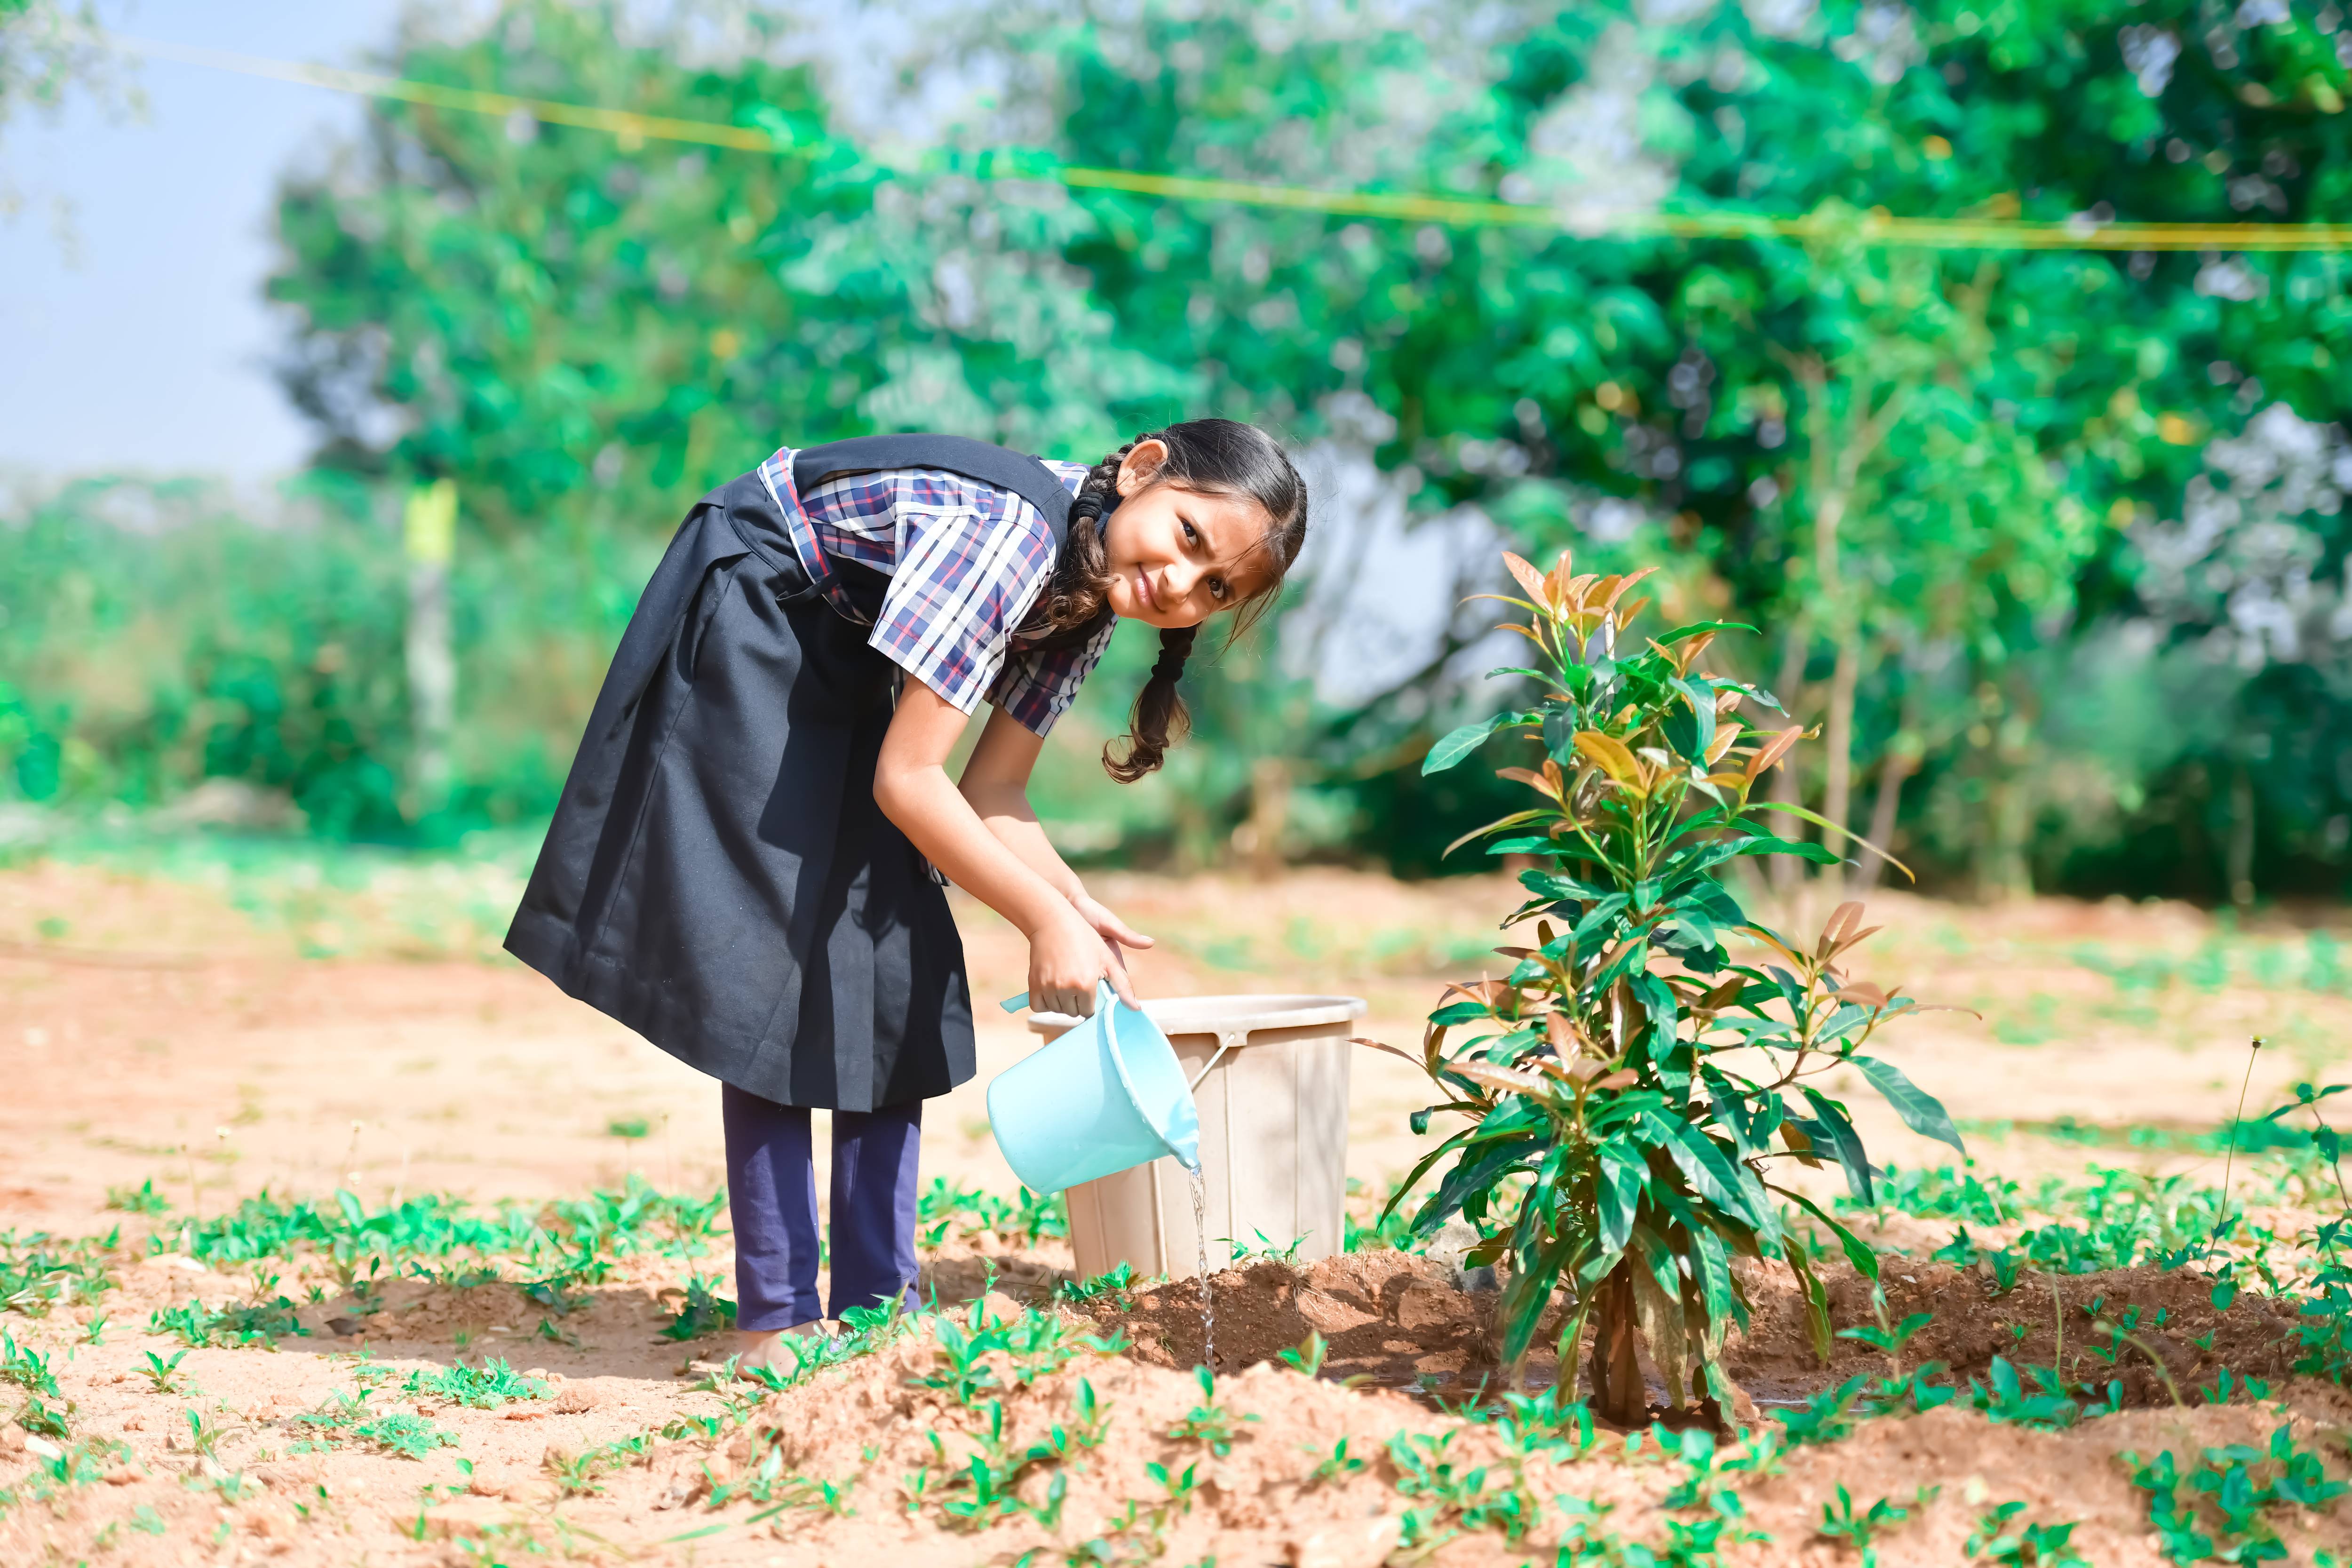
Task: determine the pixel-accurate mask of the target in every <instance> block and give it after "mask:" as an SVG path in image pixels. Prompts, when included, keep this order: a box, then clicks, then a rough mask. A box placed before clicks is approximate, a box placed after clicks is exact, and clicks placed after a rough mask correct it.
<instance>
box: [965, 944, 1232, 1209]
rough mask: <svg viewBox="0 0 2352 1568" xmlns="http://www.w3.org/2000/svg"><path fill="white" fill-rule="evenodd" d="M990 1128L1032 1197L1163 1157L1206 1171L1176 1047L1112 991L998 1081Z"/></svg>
mask: <svg viewBox="0 0 2352 1568" xmlns="http://www.w3.org/2000/svg"><path fill="white" fill-rule="evenodd" d="M988 1124H989V1130H990V1131H992V1132H993V1133H995V1135H996V1146H997V1147H998V1148H999V1149H1001V1150H1003V1152H1004V1163H1006V1164H1008V1165H1010V1166H1012V1167H1013V1174H1014V1175H1015V1176H1018V1177H1019V1178H1020V1179H1021V1184H1022V1185H1023V1186H1024V1187H1027V1188H1028V1189H1029V1190H1030V1191H1031V1192H1034V1193H1058V1192H1061V1191H1063V1190H1064V1189H1065V1188H1068V1187H1075V1186H1076V1185H1077V1184H1079V1183H1081V1182H1091V1181H1093V1180H1095V1179H1096V1178H1097V1177H1098V1176H1108V1175H1110V1174H1111V1173H1114V1172H1117V1171H1124V1170H1127V1169H1128V1168H1129V1167H1130V1166H1134V1165H1140V1164H1144V1163H1148V1162H1150V1161H1152V1160H1157V1159H1159V1158H1160V1157H1161V1156H1162V1155H1166V1154H1173V1155H1174V1156H1175V1157H1176V1158H1177V1159H1178V1160H1179V1161H1180V1162H1181V1163H1182V1164H1183V1165H1184V1166H1185V1168H1186V1169H1188V1170H1198V1169H1199V1168H1200V1164H1201V1112H1200V1110H1199V1108H1198V1107H1196V1106H1195V1105H1194V1104H1193V1103H1192V1085H1191V1084H1189V1083H1187V1082H1185V1081H1184V1068H1183V1066H1182V1064H1181V1063H1179V1062H1178V1061H1177V1059H1176V1051H1175V1047H1172V1046H1171V1045H1170V1044H1169V1043H1168V1037H1167V1036H1166V1035H1164V1034H1162V1033H1161V1032H1160V1026H1159V1025H1157V1024H1155V1023H1153V1022H1152V1021H1151V1019H1150V1017H1149V1016H1147V1015H1145V1013H1144V1012H1143V1011H1142V1009H1140V1008H1137V1007H1129V1006H1128V1005H1126V1004H1125V1003H1123V1002H1121V1001H1120V1000H1119V999H1118V993H1117V992H1115V991H1113V990H1112V989H1111V988H1110V985H1109V984H1108V983H1107V982H1106V983H1104V984H1101V985H1099V986H1097V988H1096V991H1095V1015H1094V1016H1093V1017H1091V1018H1087V1019H1082V1020H1081V1021H1080V1022H1079V1024H1078V1026H1076V1028H1074V1029H1071V1030H1069V1031H1068V1032H1067V1033H1066V1034H1063V1035H1060V1036H1057V1037H1055V1038H1054V1039H1051V1040H1048V1041H1046V1042H1045V1045H1044V1046H1043V1047H1040V1048H1039V1049H1037V1050H1035V1051H1033V1052H1031V1053H1030V1054H1029V1055H1028V1056H1025V1057H1024V1058H1021V1059H1020V1060H1019V1061H1017V1062H1015V1063H1013V1065H1012V1066H1011V1067H1009V1068H1005V1069H1004V1070H1003V1072H1001V1073H999V1074H997V1075H996V1077H995V1078H994V1079H992V1080H991V1082H990V1083H989V1086H988Z"/></svg>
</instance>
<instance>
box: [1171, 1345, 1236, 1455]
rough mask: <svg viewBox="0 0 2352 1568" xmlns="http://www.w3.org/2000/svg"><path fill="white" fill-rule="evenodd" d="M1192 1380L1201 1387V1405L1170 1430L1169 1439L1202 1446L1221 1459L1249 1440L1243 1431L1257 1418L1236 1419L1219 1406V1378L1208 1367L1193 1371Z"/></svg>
mask: <svg viewBox="0 0 2352 1568" xmlns="http://www.w3.org/2000/svg"><path fill="white" fill-rule="evenodd" d="M1192 1376H1193V1379H1194V1380H1195V1381H1196V1382H1198V1383H1199V1384H1200V1385H1201V1403H1200V1404H1198V1405H1194V1406H1192V1409H1191V1410H1190V1411H1188V1412H1186V1413H1185V1415H1184V1418H1183V1419H1182V1420H1181V1421H1179V1422H1177V1423H1176V1424H1175V1425H1174V1426H1171V1427H1169V1428H1168V1436H1169V1437H1170V1438H1171V1440H1173V1441H1175V1442H1179V1443H1199V1444H1202V1445H1203V1446H1204V1447H1207V1448H1208V1450H1209V1452H1211V1453H1212V1454H1214V1455H1216V1456H1217V1458H1221V1459H1222V1458H1224V1457H1225V1456H1226V1455H1227V1454H1230V1453H1232V1452H1233V1451H1234V1444H1235V1443H1237V1442H1239V1441H1240V1440H1241V1439H1242V1438H1244V1437H1245V1436H1249V1434H1248V1433H1247V1432H1246V1431H1245V1430H1244V1427H1246V1426H1248V1424H1249V1423H1250V1422H1253V1421H1255V1420H1256V1419H1257V1417H1256V1416H1255V1415H1243V1416H1241V1417H1239V1418H1238V1419H1237V1418H1235V1416H1234V1413H1233V1411H1231V1410H1230V1409H1228V1408H1227V1407H1226V1406H1224V1405H1220V1404H1218V1403H1217V1374H1216V1373H1213V1372H1211V1371H1210V1370H1209V1369H1208V1368H1207V1367H1205V1366H1196V1367H1194V1368H1193V1369H1192Z"/></svg>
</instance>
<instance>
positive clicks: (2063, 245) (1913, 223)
mask: <svg viewBox="0 0 2352 1568" xmlns="http://www.w3.org/2000/svg"><path fill="white" fill-rule="evenodd" d="M100 41H102V42H103V43H105V44H106V45H107V46H108V47H115V48H120V49H123V50H126V51H129V52H131V53H136V54H143V55H152V56H154V57H156V58H162V59H172V60H178V61H181V62H182V63H184V64H187V65H195V66H204V67H206V68H211V69H214V70H225V71H235V72H237V73H240V74H242V75H246V76H257V77H266V78H268V79H272V80H276V81H289V82H297V83H299V84H301V85H304V86H308V87H319V88H325V89H328V90H330V91H332V92H345V93H352V94H355V95H357V96H361V97H366V98H386V99H394V100H398V101H400V102H404V103H415V104H421V105H424V106H425V107H427V108H432V109H449V110H458V111H460V112H462V113H467V114H483V115H490V116H494V117H496V118H499V119H502V120H503V119H511V118H513V117H514V116H516V115H528V116H529V117H530V118H531V119H533V120H537V121H545V122H546V123H548V124H551V125H569V126H573V127H576V128H578V129H580V130H583V131H601V132H606V133H607V134H610V135H612V136H613V137H614V138H615V139H616V140H618V141H619V142H620V143H621V145H622V146H623V148H624V149H625V150H629V149H634V148H635V147H636V146H639V145H642V144H644V143H645V142H686V143H692V144H696V145H700V146H706V147H726V148H731V149H735V150H738V151H741V152H748V153H777V152H784V151H789V150H790V149H791V147H792V146H793V142H792V139H791V137H790V135H789V133H788V132H784V131H782V129H781V128H780V129H779V130H778V131H774V132H772V131H768V130H765V129H761V128H756V127H752V126H746V125H728V124H723V123H720V122H719V121H708V120H680V119H675V118H672V117H669V116H667V115H658V114H643V113H640V112H638V111H637V110H631V109H604V108H599V107H596V106H594V105H593V104H580V103H563V102H560V101H557V100H552V99H543V98H520V97H517V96H515V95H514V94H511V93H504V92H492V91H487V90H484V89H478V88H465V87H447V86H444V85H442V84H441V83H438V82H427V81H416V80H414V79H409V78H406V77H392V76H383V75H381V74H378V73H376V72H373V71H355V70H343V69H339V68H335V67H332V66H319V65H310V64H305V63H302V62H299V61H293V60H273V59H267V58H260V57H257V56H253V55H241V54H232V53H229V52H228V51H226V50H222V49H208V48H201V47H194V46H191V45H186V44H173V43H165V42H162V41H160V40H156V39H151V38H134V37H125V36H122V35H120V34H110V35H103V36H101V40H100ZM990 163H992V160H991V159H988V158H985V157H983V158H982V160H981V168H982V177H989V175H988V174H987V170H988V166H989V164H990ZM1018 177H1020V178H1022V179H1029V180H1048V181H1052V182H1055V183H1057V184H1063V185H1066V186H1068V187H1070V188H1071V189H1073V190H1094V191H1120V192H1125V193H1127V194H1129V195H1144V196H1158V197H1161V198H1164V199H1167V200H1171V201H1180V202H1223V203H1229V204H1232V205H1240V206H1256V207H1270V208H1279V209H1283V210H1286V211H1292V212H1315V213H1326V214H1329V215H1331V216H1336V217H1370V218H1390V219H1396V220H1400V221H1404V222H1419V223H1434V224H1443V225H1447V226H1454V227H1465V228H1472V227H1513V228H1548V229H1552V230H1556V231H1558V232H1559V233H1562V234H1567V235H1570V236H1572V237H1579V238H1586V239H1652V238H1665V239H1787V240H1798V241H1803V240H1815V239H1830V238H1845V239H1849V240H1853V241H1856V242H1859V243H1862V244H1864V245H1871V246H1878V247H1889V248H1903V249H1927V250H2099V251H2135V250H2195V251H2205V250H2237V251H2273V252H2291V251H2337V250H2352V224H2273V223H2102V222H2096V221H2094V220H2092V219H2090V218H2086V217H2077V218H2071V219H2066V220H2064V221H2061V222H2049V221H2043V220H2036V219H2028V218H1990V217H1896V216H1894V215H1892V214H1889V213H1886V212H1885V211H1883V210H1874V211H1870V212H1859V213H1852V212H1850V213H1843V214H1823V213H1814V214H1811V215H1808V216H1802V217H1773V216H1766V215H1763V214H1758V213H1741V212H1730V211H1721V210H1718V211H1714V212H1655V211H1625V210H1617V211H1601V210H1596V211H1593V212H1591V213H1580V212H1574V211H1570V212H1566V213H1563V212H1561V211H1559V210H1556V209H1554V208H1551V207H1548V206H1536V205H1520V204H1517V203H1513V202H1494V201H1473V200H1466V199H1464V198H1461V197H1455V196H1433V195H1413V194H1411V193H1406V192H1385V191H1318V190H1315V189H1312V188H1310V187H1307V186H1304V185H1284V184H1264V183H1260V182H1255V181H1249V180H1212V179H1201V178H1196V177H1194V176H1192V175H1187V174H1137V173H1134V172H1132V171H1129V170H1125V169H1095V168H1087V167H1083V166H1076V165H1069V164H1038V165H1034V166H1029V165H1026V164H1024V166H1023V167H1022V168H1021V170H1020V173H1019V176H1018Z"/></svg>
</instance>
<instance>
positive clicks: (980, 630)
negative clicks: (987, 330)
mask: <svg viewBox="0 0 2352 1568" xmlns="http://www.w3.org/2000/svg"><path fill="white" fill-rule="evenodd" d="M1045 466H1046V467H1047V468H1050V469H1052V470H1053V472H1054V477H1055V478H1056V479H1060V480H1061V481H1062V483H1063V484H1064V485H1065V486H1066V487H1068V489H1069V490H1070V493H1071V494H1072V495H1076V493H1077V489H1078V486H1079V485H1080V483H1082V482H1083V481H1084V480H1085V479H1086V476H1087V465H1086V464H1084V463H1058V462H1052V461H1048V462H1047V463H1046V464H1045ZM760 475H761V479H763V480H764V481H765V482H766V484H767V486H768V489H769V490H770V492H771V493H772V494H773V495H774V496H775V498H776V505H777V508H778V510H781V511H782V513H783V515H784V518H785V522H786V526H787V527H788V528H789V529H790V530H791V531H792V540H793V551H794V552H795V553H797V554H798V555H799V557H800V563H801V565H802V566H803V569H805V570H806V571H807V573H808V574H809V577H810V580H811V581H813V582H814V583H815V584H817V585H818V588H819V590H820V591H821V592H822V593H823V594H824V597H825V601H826V603H828V604H829V605H832V606H833V608H834V609H835V610H836V611H837V612H839V613H840V614H841V615H843V616H846V617H847V618H848V619H850V620H852V621H855V622H856V623H858V624H859V625H864V624H865V622H866V617H865V616H863V615H862V614H861V613H859V611H858V610H857V608H856V606H855V605H853V604H852V603H851V602H850V598H849V595H848V593H847V591H846V590H845V587H844V586H843V584H842V583H841V582H840V580H839V578H838V577H837V576H836V575H835V574H834V572H833V571H832V570H831V566H830V563H832V562H835V561H855V562H857V563H860V564H862V565H866V566H870V567H873V568H875V569H876V570H877V571H880V572H885V573H887V574H889V577H890V589H889V592H888V593H887V595H885V596H884V598H883V601H882V609H881V614H880V615H879V616H877V618H876V620H875V621H874V623H873V626H874V631H873V635H872V636H871V637H867V638H866V641H867V643H868V644H869V645H870V646H872V647H876V648H878V649H880V650H881V651H882V652H883V653H885V654H887V655H888V656H889V657H890V658H891V659H892V660H893V661H894V662H895V663H897V664H898V666H899V668H902V669H904V670H905V671H906V672H907V673H908V675H911V676H913V677H914V678H915V679H918V680H919V681H921V682H922V683H923V684H924V685H926V686H928V687H929V688H930V689H932V690H933V691H936V692H938V693H939V694H940V697H941V698H942V699H944V700H947V701H948V702H950V703H952V704H953V705H954V706H955V707H956V708H957V710H960V711H961V712H965V713H970V712H971V711H972V710H974V709H975V708H977V707H979V706H980V704H981V701H982V699H985V700H988V701H990V702H992V703H994V704H995V705H996V706H997V707H999V708H1002V709H1003V710H1004V711H1005V712H1007V713H1010V714H1011V715H1013V718H1014V719H1015V720H1017V721H1019V722H1020V723H1021V724H1022V726H1023V727H1024V728H1025V729H1027V730H1028V731H1030V732H1031V733H1032V734H1035V735H1040V736H1042V735H1044V734H1045V732H1046V731H1049V730H1051V729H1052V728H1053V727H1054V721H1055V720H1056V719H1058V718H1060V717H1061V716H1062V713H1063V711H1064V710H1066V709H1067V708H1068V707H1069V705H1070V703H1071V701H1072V700H1074V699H1075V698H1076V696H1077V694H1078V687H1079V684H1080V683H1081V682H1083V681H1084V680H1085V679H1086V678H1087V674H1088V673H1089V672H1091V671H1092V670H1093V668H1094V667H1095V665H1096V664H1097V662H1098V661H1099V660H1100V659H1101V658H1102V656H1103V650H1104V649H1105V648H1106V647H1109V646H1110V637H1111V630H1112V627H1111V626H1110V624H1108V623H1106V624H1105V626H1103V629H1102V630H1101V631H1100V632H1098V633H1097V634H1096V635H1095V636H1094V637H1089V638H1088V639H1087V641H1085V642H1084V643H1081V644H1080V645H1078V646H1077V647H1071V648H1063V649H1059V650H1045V649H1037V648H1028V647H1023V646H1022V644H1021V643H1020V642H1019V640H1018V639H1016V638H1015V637H1013V627H1015V626H1019V625H1020V624H1021V621H1022V617H1024V616H1026V615H1027V614H1028V613H1029V608H1030V606H1031V605H1033V604H1034V602H1035V600H1036V597H1037V595H1038V593H1039V592H1040V591H1041V590H1042V589H1044V587H1045V581H1046V579H1047V577H1048V576H1050V575H1051V574H1052V572H1053V566H1054V533H1053V530H1052V528H1051V527H1050V526H1048V525H1047V523H1046V521H1045V514H1044V513H1042V512H1040V511H1039V510H1037V509H1036V508H1035V507H1034V506H1032V505H1030V504H1029V503H1028V502H1027V501H1026V500H1023V499H1022V498H1021V497H1019V496H1017V495H1014V494H1013V493H1012V492H1011V491H1009V490H1003V489H998V488H997V487H996V486H994V485H992V484H989V483H987V482H986V481H985V480H982V479H969V478H966V477H965V476H964V475H962V474H952V473H948V472H946V471H944V470H942V469H939V468H885V469H880V470H877V471H876V472H873V473H866V474H851V475H846V476H845V477H843V478H841V479H834V480H831V481H829V482H827V483H825V484H823V485H820V486H818V487H817V488H816V489H814V491H812V492H811V493H809V494H808V495H805V496H803V495H800V494H799V493H798V492H796V491H795V490H794V489H793V448H791V447H783V448H782V449H781V450H779V451H778V452H777V453H776V454H775V456H773V457H772V458H769V459H768V460H767V461H766V462H765V463H762V464H761V466H760Z"/></svg>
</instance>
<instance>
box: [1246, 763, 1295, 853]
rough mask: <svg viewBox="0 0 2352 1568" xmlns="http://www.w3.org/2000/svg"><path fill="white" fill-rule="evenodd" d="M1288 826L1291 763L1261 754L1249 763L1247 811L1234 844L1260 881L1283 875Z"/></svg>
mask: <svg viewBox="0 0 2352 1568" xmlns="http://www.w3.org/2000/svg"><path fill="white" fill-rule="evenodd" d="M1289 827H1290V764H1289V763H1286V762H1284V761H1283V760H1282V759H1281V758H1279V757H1260V758H1259V759H1258V760H1257V761H1256V762H1255V763H1252V764H1251V765H1250V814H1249V817H1248V819H1247V820H1246V821H1244V823H1243V824H1242V825H1241V826H1239V827H1237V828H1235V829H1234V848H1236V849H1238V850H1240V851H1241V852H1242V856H1243V858H1244V859H1245V860H1246V861H1247V862H1248V863H1249V868H1250V874H1251V875H1252V876H1254V877H1255V878H1256V879H1258V880H1259V881H1261V882H1270V881H1273V880H1274V879H1276V878H1277V877H1279V876H1281V875H1282V868H1283V867H1282V841H1283V838H1284V837H1285V836H1286V834H1287V833H1288V831H1289Z"/></svg>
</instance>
